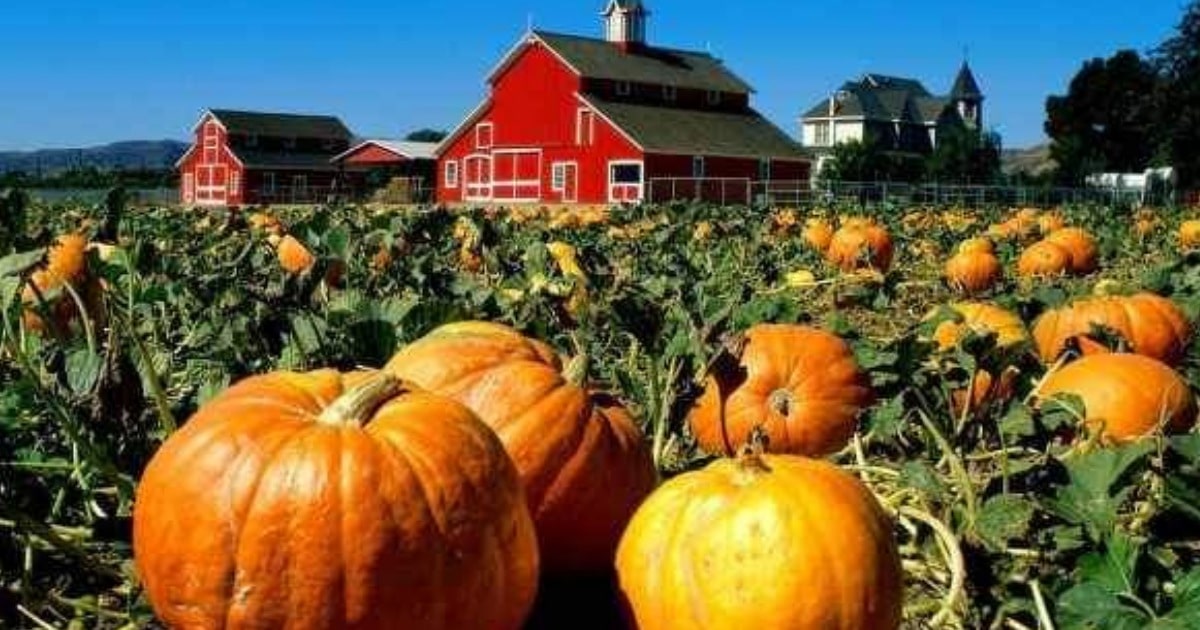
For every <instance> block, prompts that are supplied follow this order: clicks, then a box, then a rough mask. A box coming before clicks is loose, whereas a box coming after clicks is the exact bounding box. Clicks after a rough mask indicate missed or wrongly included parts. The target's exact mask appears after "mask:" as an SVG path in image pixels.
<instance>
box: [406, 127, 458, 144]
mask: <svg viewBox="0 0 1200 630" xmlns="http://www.w3.org/2000/svg"><path fill="white" fill-rule="evenodd" d="M447 135H449V134H447V133H446V132H445V131H439V130H437V129H418V130H416V131H414V132H412V133H410V134H408V135H407V136H405V137H404V139H405V140H408V141H409V142H441V141H442V140H444V139H445V138H446V136H447Z"/></svg>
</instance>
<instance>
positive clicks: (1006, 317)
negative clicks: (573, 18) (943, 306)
mask: <svg viewBox="0 0 1200 630" xmlns="http://www.w3.org/2000/svg"><path fill="white" fill-rule="evenodd" d="M949 309H950V310H951V311H953V313H954V315H955V318H954V319H947V320H945V321H943V322H941V323H939V324H938V325H937V328H935V329H934V331H933V341H934V343H936V344H937V348H938V350H939V351H941V352H945V351H947V350H952V349H953V348H954V347H955V346H957V345H958V343H959V342H960V341H962V340H963V338H964V337H966V336H967V333H968V332H974V333H975V334H978V335H988V334H995V335H996V345H997V346H998V347H1000V348H1012V347H1014V346H1017V345H1019V344H1022V343H1025V342H1026V341H1028V340H1029V332H1028V331H1027V330H1026V328H1025V322H1023V321H1021V318H1020V317H1017V316H1016V315H1015V314H1014V313H1011V312H1009V311H1006V310H1004V309H1002V308H1000V307H999V306H995V305H992V304H987V303H983V302H960V303H958V304H951V305H950V306H949ZM937 316H938V311H934V312H932V313H930V314H929V315H928V316H926V318H925V319H926V321H930V320H932V319H934V318H935V317H937Z"/></svg>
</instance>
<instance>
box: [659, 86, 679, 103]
mask: <svg viewBox="0 0 1200 630" xmlns="http://www.w3.org/2000/svg"><path fill="white" fill-rule="evenodd" d="M662 93H663V100H664V101H666V102H668V103H674V102H675V101H676V100H677V99H678V98H679V88H677V87H675V86H674V85H664V86H663V88H662Z"/></svg>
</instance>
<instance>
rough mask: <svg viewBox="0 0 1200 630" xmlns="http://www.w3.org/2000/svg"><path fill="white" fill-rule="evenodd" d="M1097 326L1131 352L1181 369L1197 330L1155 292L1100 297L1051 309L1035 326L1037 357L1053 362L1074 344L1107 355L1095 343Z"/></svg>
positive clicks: (1179, 310) (1088, 351) (1091, 351)
mask: <svg viewBox="0 0 1200 630" xmlns="http://www.w3.org/2000/svg"><path fill="white" fill-rule="evenodd" d="M1093 325H1100V326H1103V327H1105V328H1110V329H1112V330H1114V331H1116V332H1117V333H1119V334H1120V335H1121V337H1122V338H1124V339H1125V341H1128V342H1129V345H1130V346H1131V347H1130V350H1131V351H1132V352H1134V353H1136V354H1141V355H1144V356H1148V357H1151V358H1154V359H1158V360H1159V361H1162V362H1164V363H1166V364H1168V365H1178V364H1179V363H1180V362H1181V361H1183V359H1184V356H1185V355H1186V354H1187V348H1188V344H1190V343H1191V339H1192V327H1191V324H1190V323H1189V322H1188V320H1187V316H1186V315H1184V313H1183V311H1182V310H1181V309H1180V308H1179V307H1178V306H1176V304H1175V303H1174V302H1172V301H1171V300H1169V299H1167V298H1164V297H1162V296H1158V295H1154V294H1153V293H1139V294H1137V295H1133V296H1128V297H1125V296H1101V297H1092V298H1087V299H1083V300H1079V301H1076V302H1075V303H1073V304H1071V305H1069V306H1065V307H1063V308H1059V309H1055V310H1052V311H1048V312H1046V313H1045V314H1043V315H1042V316H1041V317H1040V318H1038V320H1037V322H1036V323H1035V324H1034V327H1033V336H1034V339H1035V340H1036V342H1037V348H1038V354H1039V355H1040V356H1041V357H1042V360H1043V361H1045V362H1047V363H1052V362H1054V361H1055V360H1057V359H1058V357H1059V356H1060V355H1061V354H1062V353H1063V351H1064V350H1066V348H1067V344H1068V343H1069V342H1070V341H1071V340H1073V339H1074V340H1075V341H1076V342H1078V343H1079V344H1080V345H1081V346H1082V347H1081V349H1082V350H1083V351H1084V352H1085V353H1095V352H1106V351H1107V349H1105V347H1104V346H1103V344H1100V343H1098V342H1096V341H1095V340H1094V339H1090V338H1089V337H1088V336H1089V335H1090V334H1091V333H1092V327H1093Z"/></svg>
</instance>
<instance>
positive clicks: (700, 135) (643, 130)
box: [580, 96, 807, 159]
mask: <svg viewBox="0 0 1200 630" xmlns="http://www.w3.org/2000/svg"><path fill="white" fill-rule="evenodd" d="M580 99H581V100H583V101H585V102H586V103H588V104H589V105H590V106H591V107H593V108H594V109H595V110H596V111H597V112H599V113H600V114H601V115H602V116H604V117H605V118H607V119H608V120H609V121H611V122H612V123H613V124H614V125H616V126H617V127H618V128H619V129H620V130H621V131H623V132H624V133H625V134H626V135H627V136H629V139H630V140H632V141H633V142H635V143H636V144H637V145H638V146H639V147H641V149H642V150H643V151H645V152H647V153H667V154H673V155H713V156H727V157H750V158H755V157H770V158H795V159H799V158H804V157H806V155H807V154H806V153H805V152H804V150H803V148H802V147H800V145H799V144H797V143H796V142H795V141H794V140H792V139H791V138H790V137H788V135H787V134H785V133H784V132H783V131H781V130H780V129H779V128H778V127H776V126H775V125H774V124H772V123H771V122H770V121H768V120H767V119H766V118H764V117H763V116H762V115H761V114H759V113H758V112H755V111H753V110H748V111H744V112H722V111H709V110H694V109H682V108H676V107H662V106H654V105H640V104H634V103H619V102H614V101H607V100H602V99H600V98H597V97H595V96H586V97H584V96H581V97H580Z"/></svg>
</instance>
